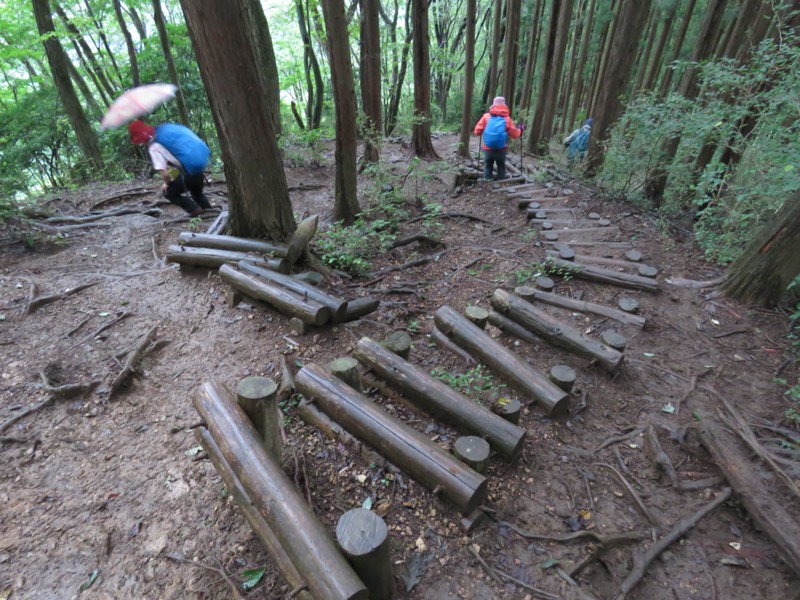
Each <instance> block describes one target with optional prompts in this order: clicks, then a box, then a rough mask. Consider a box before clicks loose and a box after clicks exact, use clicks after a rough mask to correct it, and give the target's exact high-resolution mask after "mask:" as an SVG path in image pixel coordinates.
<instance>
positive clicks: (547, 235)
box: [543, 231, 558, 242]
mask: <svg viewBox="0 0 800 600" xmlns="http://www.w3.org/2000/svg"><path fill="white" fill-rule="evenodd" d="M543 236H544V239H546V240H547V241H548V242H557V241H558V234H557V233H556V232H555V231H545V232H544V234H543Z"/></svg>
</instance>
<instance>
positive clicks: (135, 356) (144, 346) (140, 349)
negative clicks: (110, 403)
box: [108, 325, 158, 400]
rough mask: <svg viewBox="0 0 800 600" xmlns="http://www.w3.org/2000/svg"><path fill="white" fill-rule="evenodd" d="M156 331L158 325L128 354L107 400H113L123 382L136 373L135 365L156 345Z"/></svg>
mask: <svg viewBox="0 0 800 600" xmlns="http://www.w3.org/2000/svg"><path fill="white" fill-rule="evenodd" d="M157 330H158V325H155V326H153V328H152V329H151V330H150V331H148V332H147V334H145V336H144V338H143V339H142V341H141V342H139V343H138V344H137V345H136V347H134V348H133V349H132V350H130V351H129V352H128V358H127V360H126V361H125V364H124V365H123V366H122V371H120V372H119V374H118V375H117V376H116V377H115V378H114V381H112V382H111V389H110V390H109V392H108V398H109V400H110V399H111V398H113V397H114V394H116V393H117V392H118V391H119V389H120V388H121V387H122V386H123V385H124V384H125V382H127V381H128V379H129V378H130V377H131V376H132V375H133V374H134V373H136V364H137V363H138V362H139V361H140V360H141V359H142V358H144V356H145V355H147V353H148V352H150V351H151V350H153V349H154V348H155V347H156V346H157V345H158V342H156V341H155V338H156V331H157Z"/></svg>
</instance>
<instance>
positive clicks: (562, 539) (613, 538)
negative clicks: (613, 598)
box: [497, 521, 650, 546]
mask: <svg viewBox="0 0 800 600" xmlns="http://www.w3.org/2000/svg"><path fill="white" fill-rule="evenodd" d="M497 524H498V525H500V526H502V527H508V528H509V529H511V530H512V531H515V532H516V533H518V534H519V535H521V536H522V537H524V538H526V539H529V540H542V541H546V542H559V543H562V544H566V543H569V542H574V541H576V540H590V541H593V542H596V543H598V544H600V545H601V546H613V545H615V544H624V543H627V542H641V541H642V540H646V539H647V538H649V537H650V532H649V531H621V532H619V533H598V532H597V531H595V530H593V529H584V530H582V531H575V532H572V533H565V534H563V535H545V534H541V533H533V532H532V531H528V530H526V529H522V528H521V527H518V526H517V525H514V524H513V523H509V522H508V521H498V523H497Z"/></svg>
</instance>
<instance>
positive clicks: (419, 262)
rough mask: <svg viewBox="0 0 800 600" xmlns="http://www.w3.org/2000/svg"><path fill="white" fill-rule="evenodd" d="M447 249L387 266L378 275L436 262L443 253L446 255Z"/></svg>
mask: <svg viewBox="0 0 800 600" xmlns="http://www.w3.org/2000/svg"><path fill="white" fill-rule="evenodd" d="M446 252H447V250H442V251H441V252H437V253H436V254H429V255H428V256H423V257H422V258H417V259H416V260H410V261H408V262H406V263H403V264H402V265H394V266H391V267H387V268H385V269H381V270H380V271H378V273H376V275H384V274H386V273H391V272H392V271H403V270H405V269H410V268H411V267H418V266H420V265H424V264H427V263H429V262H434V261H436V260H438V259H439V257H441V256H442V255H444V254H445V253H446Z"/></svg>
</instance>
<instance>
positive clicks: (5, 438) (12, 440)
mask: <svg viewBox="0 0 800 600" xmlns="http://www.w3.org/2000/svg"><path fill="white" fill-rule="evenodd" d="M27 441H28V438H21V437H14V436H11V435H0V444H24V443H26V442H27Z"/></svg>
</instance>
